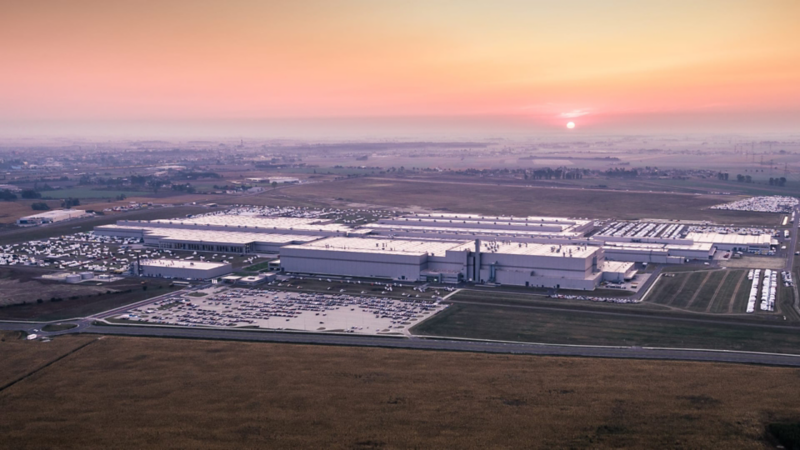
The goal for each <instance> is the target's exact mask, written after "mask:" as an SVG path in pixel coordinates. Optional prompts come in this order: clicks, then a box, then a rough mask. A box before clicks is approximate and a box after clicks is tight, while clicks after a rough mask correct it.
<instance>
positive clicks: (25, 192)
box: [20, 189, 42, 198]
mask: <svg viewBox="0 0 800 450" xmlns="http://www.w3.org/2000/svg"><path fill="white" fill-rule="evenodd" d="M20 195H21V196H22V198H42V194H40V193H38V192H36V191H34V190H33V189H25V190H23V191H22V193H21V194H20Z"/></svg>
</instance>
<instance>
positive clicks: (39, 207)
mask: <svg viewBox="0 0 800 450" xmlns="http://www.w3.org/2000/svg"><path fill="white" fill-rule="evenodd" d="M31 209H33V210H34V211H48V210H49V209H50V207H49V206H48V205H47V203H45V202H37V203H34V204H32V205H31Z"/></svg>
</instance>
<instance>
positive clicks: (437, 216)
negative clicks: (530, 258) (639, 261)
mask: <svg viewBox="0 0 800 450" xmlns="http://www.w3.org/2000/svg"><path fill="white" fill-rule="evenodd" d="M405 218H408V219H438V220H442V219H443V220H462V221H464V220H467V221H490V222H498V221H502V222H539V223H550V224H552V223H556V224H562V223H563V224H567V225H570V224H581V223H586V222H589V220H585V219H570V218H568V217H545V216H521V217H513V216H482V215H480V214H455V213H434V214H414V215H410V216H403V217H402V219H405Z"/></svg>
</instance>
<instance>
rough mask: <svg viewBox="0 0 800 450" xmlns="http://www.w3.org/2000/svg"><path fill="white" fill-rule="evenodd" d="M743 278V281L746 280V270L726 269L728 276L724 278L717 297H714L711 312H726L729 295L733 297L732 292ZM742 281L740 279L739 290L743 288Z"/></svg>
mask: <svg viewBox="0 0 800 450" xmlns="http://www.w3.org/2000/svg"><path fill="white" fill-rule="evenodd" d="M743 278H744V281H747V271H746V270H730V271H728V276H727V277H726V278H725V280H724V282H723V285H722V287H721V288H720V290H719V292H718V293H717V298H715V299H714V303H713V304H712V305H711V312H714V313H726V312H728V307H729V306H730V303H731V297H733V292H734V291H735V290H736V286H737V285H738V284H739V281H741V280H742V279H743ZM744 281H742V284H741V286H740V287H739V290H743V289H745V285H744Z"/></svg>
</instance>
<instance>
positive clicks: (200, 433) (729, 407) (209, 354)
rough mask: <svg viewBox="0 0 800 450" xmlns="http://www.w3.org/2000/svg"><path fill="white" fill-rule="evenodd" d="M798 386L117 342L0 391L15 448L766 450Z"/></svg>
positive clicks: (7, 439)
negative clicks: (768, 435) (773, 425)
mask: <svg viewBox="0 0 800 450" xmlns="http://www.w3.org/2000/svg"><path fill="white" fill-rule="evenodd" d="M85 339H86V338H84V337H73V336H65V337H60V338H56V339H55V340H54V341H53V342H52V343H50V344H41V343H36V342H26V341H19V340H13V339H7V340H6V341H4V342H0V354H2V355H11V354H13V355H15V357H16V359H15V361H17V362H18V364H17V368H19V370H23V368H24V370H33V369H32V368H39V367H41V365H40V364H41V362H42V361H44V360H46V359H47V358H56V357H57V355H59V356H60V355H63V354H66V353H67V352H69V351H71V350H74V349H75V348H77V347H79V346H80V345H84V344H86V343H87V342H86V341H85ZM48 346H49V347H48ZM59 346H61V347H59ZM43 348H44V350H43ZM43 351H45V352H48V353H47V354H45V353H42V352H43ZM465 367H469V370H464V368H465ZM4 370H7V369H4ZM15 375H16V373H15ZM4 376H6V377H8V375H5V374H4ZM796 378H797V370H796V369H786V368H773V367H758V366H747V365H728V364H709V363H691V362H672V361H663V362H662V361H637V360H614V359H589V358H558V357H535V356H516V355H486V354H475V353H452V352H423V351H408V350H389V349H364V348H348V347H327V346H302V345H279V344H260V343H259V344H257V343H241V342H212V341H194V340H193V341H186V340H168V339H148V338H123V337H104V338H102V339H91V340H90V342H89V343H88V345H85V346H84V347H82V348H80V349H79V350H77V351H75V352H74V353H72V354H69V355H68V356H66V357H64V358H63V359H60V360H58V361H57V362H55V363H53V364H52V365H50V366H48V367H46V368H44V369H42V370H39V371H37V372H35V373H33V375H31V376H29V377H28V378H26V379H24V380H23V381H21V382H19V383H16V384H14V385H13V386H11V387H9V388H7V389H5V390H2V391H0V404H2V405H3V407H4V411H6V413H5V414H4V416H3V424H2V430H3V437H4V438H3V445H2V446H3V447H7V448H53V447H57V448H81V449H92V448H98V449H100V448H103V449H105V448H146V447H153V446H155V445H167V444H168V446H170V447H174V448H199V449H205V448H356V449H376V448H415V447H416V448H468V449H471V448H475V449H478V448H489V447H494V448H530V447H537V448H619V447H627V448H665V447H684V448H687V447H688V448H729V449H739V448H763V447H764V446H765V445H766V440H765V436H764V434H765V432H764V430H765V426H766V425H767V424H768V423H770V422H772V421H775V420H780V419H784V420H786V419H791V418H796V417H797V416H798V415H800V406H798V404H797V402H796V401H795V399H796V398H797V396H798V395H800V387H798V385H797V383H796V382H795V381H796ZM752 380H761V381H760V382H759V383H753V382H752ZM54 399H57V401H54ZM55 430H58V432H54V431H55Z"/></svg>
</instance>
